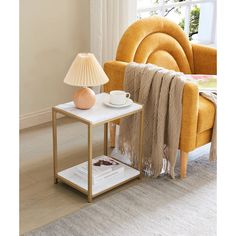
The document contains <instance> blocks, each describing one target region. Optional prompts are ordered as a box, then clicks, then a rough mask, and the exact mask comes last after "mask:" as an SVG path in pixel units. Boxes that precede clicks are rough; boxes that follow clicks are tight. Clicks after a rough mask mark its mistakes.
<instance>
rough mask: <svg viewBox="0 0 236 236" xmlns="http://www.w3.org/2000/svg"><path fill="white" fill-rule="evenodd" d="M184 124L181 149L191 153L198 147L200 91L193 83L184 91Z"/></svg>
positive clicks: (185, 86)
mask: <svg viewBox="0 0 236 236" xmlns="http://www.w3.org/2000/svg"><path fill="white" fill-rule="evenodd" d="M182 103H183V106H182V122H181V131H180V142H179V148H180V150H182V151H185V152H190V151H192V150H194V149H195V147H196V137H197V120H198V104H199V91H198V87H197V86H196V85H195V84H192V83H186V84H185V85H184V90H183V100H182Z"/></svg>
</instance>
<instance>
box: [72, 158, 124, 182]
mask: <svg viewBox="0 0 236 236" xmlns="http://www.w3.org/2000/svg"><path fill="white" fill-rule="evenodd" d="M76 175H77V176H79V177H80V178H81V179H82V180H83V181H85V182H87V181H88V162H87V161H86V162H84V163H82V164H80V165H78V166H77V172H76ZM123 175H124V166H123V165H122V164H121V163H119V162H117V161H115V160H114V159H112V158H110V157H107V156H99V157H96V158H94V159H93V162H92V184H93V185H97V184H102V183H103V182H104V181H109V180H110V179H111V178H120V177H122V176H123Z"/></svg>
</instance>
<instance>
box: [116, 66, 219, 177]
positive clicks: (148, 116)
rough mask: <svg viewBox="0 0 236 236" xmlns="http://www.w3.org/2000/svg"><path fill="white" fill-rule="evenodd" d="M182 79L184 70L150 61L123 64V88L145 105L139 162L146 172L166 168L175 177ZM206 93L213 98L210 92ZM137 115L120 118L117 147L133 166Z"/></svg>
mask: <svg viewBox="0 0 236 236" xmlns="http://www.w3.org/2000/svg"><path fill="white" fill-rule="evenodd" d="M184 83H185V82H184V76H183V73H179V72H175V71H170V70H167V69H164V68H161V67H157V66H154V65H152V64H138V63H134V62H132V63H130V64H128V65H127V66H126V69H125V79H124V90H125V91H127V92H129V93H130V94H131V98H132V99H133V100H134V101H136V102H138V103H140V104H143V105H144V145H143V146H144V147H143V149H144V155H143V163H142V166H143V170H144V171H145V173H146V174H147V175H148V176H154V177H157V176H159V175H160V174H161V173H163V172H165V173H169V174H170V175H171V177H172V178H175V173H174V168H175V163H176V157H177V151H178V147H179V137H180V129H181V118H182V93H183V87H184ZM204 94H205V93H204ZM205 96H206V97H207V98H208V99H210V100H213V99H212V97H211V96H210V95H209V94H208V95H206V94H205ZM139 119H140V117H139V115H133V116H129V117H127V118H123V119H121V122H120V136H119V148H120V150H121V152H122V153H123V154H124V153H126V154H127V155H128V156H129V157H130V159H131V162H132V163H133V164H134V166H135V167H137V166H138V157H139V156H138V151H139V148H138V147H139V145H140V144H139V129H138V127H139ZM214 130H215V129H214ZM215 133H216V132H214V133H213V134H215ZM214 145H215V142H214ZM213 149H214V150H216V148H215V146H214V148H213V146H212V148H211V150H212V152H213ZM211 159H214V158H211Z"/></svg>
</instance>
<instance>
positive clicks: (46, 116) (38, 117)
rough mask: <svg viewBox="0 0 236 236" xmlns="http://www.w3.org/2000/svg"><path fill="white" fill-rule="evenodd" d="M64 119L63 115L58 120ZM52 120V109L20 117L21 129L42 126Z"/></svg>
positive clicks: (59, 115)
mask: <svg viewBox="0 0 236 236" xmlns="http://www.w3.org/2000/svg"><path fill="white" fill-rule="evenodd" d="M61 117H63V115H62V114H58V115H57V118H61ZM51 120H52V108H51V107H49V108H46V109H43V110H40V111H36V112H32V113H28V114H25V115H21V116H20V129H26V128H30V127H33V126H36V125H40V124H43V123H46V122H49V121H51Z"/></svg>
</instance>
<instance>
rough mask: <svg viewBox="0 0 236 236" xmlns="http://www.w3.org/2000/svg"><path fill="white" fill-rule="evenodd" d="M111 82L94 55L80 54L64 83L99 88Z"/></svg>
mask: <svg viewBox="0 0 236 236" xmlns="http://www.w3.org/2000/svg"><path fill="white" fill-rule="evenodd" d="M108 81H109V79H108V77H107V75H106V74H105V72H104V71H103V69H102V67H101V66H100V64H99V63H98V61H97V59H96V58H95V56H94V55H93V54H92V53H79V54H78V55H77V56H76V58H75V60H74V61H73V63H72V65H71V67H70V69H69V71H68V72H67V74H66V77H65V79H64V82H65V83H66V84H69V85H72V86H99V85H102V84H105V83H107V82H108Z"/></svg>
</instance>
